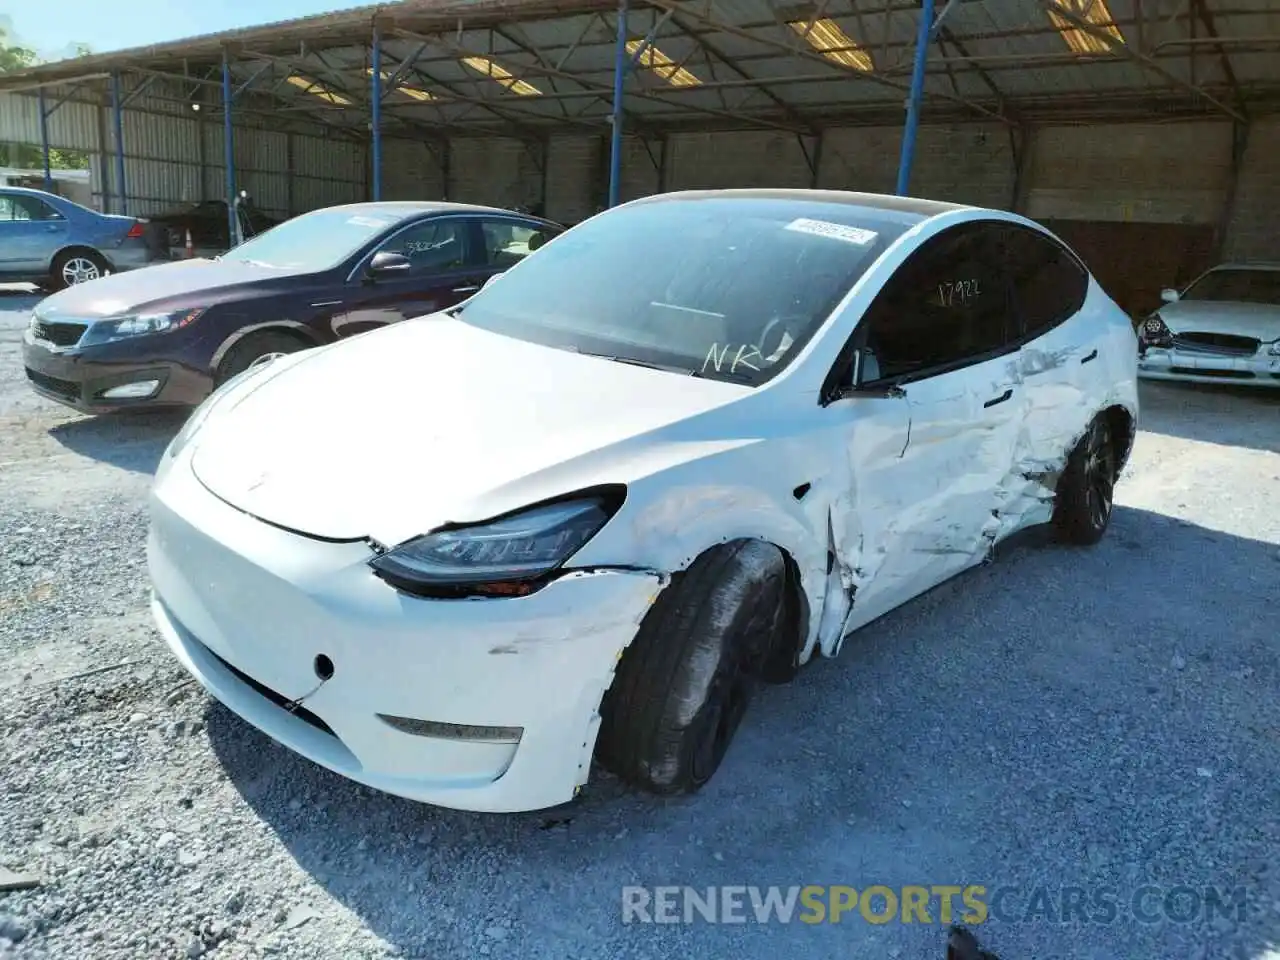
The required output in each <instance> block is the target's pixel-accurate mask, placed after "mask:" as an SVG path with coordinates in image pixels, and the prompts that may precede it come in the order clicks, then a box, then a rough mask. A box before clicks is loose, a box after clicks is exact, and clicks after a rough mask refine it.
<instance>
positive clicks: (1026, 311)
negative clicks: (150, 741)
mask: <svg viewBox="0 0 1280 960" xmlns="http://www.w3.org/2000/svg"><path fill="white" fill-rule="evenodd" d="M1004 255H1005V264H1006V269H1007V271H1008V274H1009V281H1010V285H1011V288H1012V296H1013V301H1014V303H1013V306H1014V309H1015V310H1016V311H1017V312H1018V314H1019V315H1020V316H1021V318H1022V326H1023V333H1024V336H1027V337H1036V336H1039V335H1040V334H1042V333H1045V332H1046V331H1048V330H1051V329H1053V328H1054V327H1056V326H1057V325H1058V324H1060V323H1062V322H1063V321H1064V320H1066V319H1067V318H1069V317H1071V316H1072V315H1073V314H1075V313H1077V312H1078V311H1079V310H1080V308H1081V307H1083V306H1084V301H1085V297H1086V296H1087V295H1088V292H1089V274H1088V272H1087V271H1086V270H1085V269H1084V267H1083V266H1082V265H1081V264H1080V261H1078V260H1077V259H1076V258H1075V256H1074V255H1073V254H1072V253H1071V252H1070V251H1069V250H1067V248H1066V247H1064V246H1063V245H1062V244H1060V243H1058V242H1057V241H1056V240H1054V239H1053V238H1052V237H1048V236H1046V235H1044V234H1042V233H1037V232H1036V231H1034V230H1029V229H1027V228H1025V227H1016V226H1014V227H1008V228H1007V229H1006V232H1005V239H1004Z"/></svg>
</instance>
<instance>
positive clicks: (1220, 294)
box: [1182, 267, 1280, 306]
mask: <svg viewBox="0 0 1280 960" xmlns="http://www.w3.org/2000/svg"><path fill="white" fill-rule="evenodd" d="M1182 299H1183V300H1217V301H1220V302H1223V301H1225V302H1229V303H1265V304H1270V305H1273V306H1274V305H1280V270H1243V269H1235V268H1230V267H1228V268H1226V269H1223V270H1210V271H1209V272H1208V273H1206V274H1205V275H1204V276H1203V277H1201V278H1200V279H1199V280H1197V281H1196V282H1195V283H1193V284H1192V285H1191V286H1190V287H1188V288H1187V291H1186V293H1184V294H1183V295H1182Z"/></svg>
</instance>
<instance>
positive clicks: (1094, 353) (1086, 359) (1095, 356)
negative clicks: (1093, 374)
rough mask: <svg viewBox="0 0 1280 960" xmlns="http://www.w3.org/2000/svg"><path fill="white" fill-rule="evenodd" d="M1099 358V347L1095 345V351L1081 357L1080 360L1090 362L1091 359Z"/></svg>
mask: <svg viewBox="0 0 1280 960" xmlns="http://www.w3.org/2000/svg"><path fill="white" fill-rule="evenodd" d="M1097 359H1098V348H1097V347H1094V348H1093V352H1092V353H1091V354H1089V355H1088V356H1087V357H1081V358H1080V362H1081V363H1088V362H1089V361H1090V360H1097Z"/></svg>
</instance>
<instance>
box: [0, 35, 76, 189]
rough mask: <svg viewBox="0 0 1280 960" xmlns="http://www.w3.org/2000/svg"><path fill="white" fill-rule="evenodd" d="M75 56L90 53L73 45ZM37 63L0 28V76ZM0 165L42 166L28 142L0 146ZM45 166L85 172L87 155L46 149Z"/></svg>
mask: <svg viewBox="0 0 1280 960" xmlns="http://www.w3.org/2000/svg"><path fill="white" fill-rule="evenodd" d="M75 51H76V54H75V55H76V56H77V57H85V56H88V55H89V54H90V53H92V52H93V51H92V50H90V49H89V45H88V44H85V43H77V44H75ZM39 62H40V58H39V57H38V56H37V55H36V52H35V51H34V50H30V49H28V48H27V47H23V46H20V45H19V44H17V43H16V42H14V40H13V37H12V36H11V35H10V34H9V33H8V32H7V31H6V30H5V29H4V28H3V27H0V74H3V73H10V72H12V71H14V70H24V69H26V68H27V67H33V66H35V65H36V64H37V63H39ZM0 166H6V167H23V168H27V169H38V168H39V167H41V166H43V159H42V158H41V156H40V148H39V147H38V146H36V145H34V144H30V143H0ZM49 166H51V167H54V168H55V169H58V170H87V169H89V155H88V154H86V153H81V152H80V151H78V150H61V149H58V148H56V147H55V148H52V149H50V150H49Z"/></svg>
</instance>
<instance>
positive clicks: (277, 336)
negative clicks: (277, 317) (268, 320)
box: [214, 330, 307, 386]
mask: <svg viewBox="0 0 1280 960" xmlns="http://www.w3.org/2000/svg"><path fill="white" fill-rule="evenodd" d="M306 346H307V344H305V343H303V342H302V340H300V339H299V338H298V337H295V336H293V335H291V334H288V333H282V332H281V331H279V330H263V331H262V332H261V333H251V334H249V335H248V336H247V337H245V338H244V339H243V340H241V341H240V342H239V343H237V344H236V345H235V346H234V347H232V348H231V349H230V350H228V351H227V355H226V356H225V357H223V358H222V363H220V364H219V365H218V369H217V371H216V372H215V374H214V383H215V385H217V386H222V384H224V383H226V382H227V381H228V380H230V379H231V378H232V377H234V376H236V375H237V374H240V373H243V372H244V371H246V370H248V369H249V368H250V367H251V366H253V365H254V364H255V363H257V362H258V361H259V360H262V359H264V358H265V357H269V356H272V355H276V354H286V353H296V352H297V351H299V350H302V349H305V348H306Z"/></svg>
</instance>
